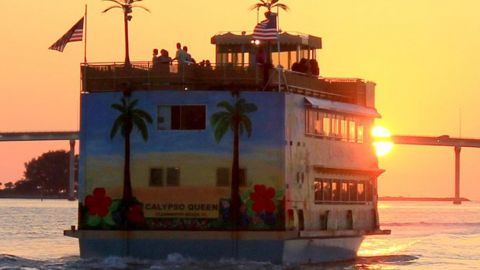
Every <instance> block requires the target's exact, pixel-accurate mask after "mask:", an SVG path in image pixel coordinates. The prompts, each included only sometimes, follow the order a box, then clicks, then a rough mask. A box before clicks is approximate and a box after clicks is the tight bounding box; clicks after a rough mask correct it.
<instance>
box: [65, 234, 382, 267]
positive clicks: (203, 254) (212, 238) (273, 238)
mask: <svg viewBox="0 0 480 270" xmlns="http://www.w3.org/2000/svg"><path fill="white" fill-rule="evenodd" d="M372 233H374V232H369V233H367V232H360V231H356V232H355V231H349V232H348V233H347V232H346V231H345V232H344V233H340V231H338V232H336V233H335V235H333V234H331V235H327V234H321V233H316V234H314V233H312V232H310V233H309V234H304V233H299V232H298V231H268V232H266V231H94V230H69V231H65V235H67V236H71V237H76V238H78V239H79V242H80V255H81V257H83V258H92V257H107V256H120V257H135V258H143V259H156V260H158V259H165V258H167V256H168V255H169V254H173V253H179V254H182V255H183V256H185V257H190V258H194V259H198V260H213V261H218V260H220V259H223V258H235V259H246V260H254V261H270V262H273V263H309V262H311V263H318V262H327V261H340V260H348V259H353V258H355V256H356V252H357V250H358V248H359V246H360V244H361V242H362V240H363V238H364V235H367V234H372ZM375 233H376V234H388V233H389V231H377V232H375Z"/></svg>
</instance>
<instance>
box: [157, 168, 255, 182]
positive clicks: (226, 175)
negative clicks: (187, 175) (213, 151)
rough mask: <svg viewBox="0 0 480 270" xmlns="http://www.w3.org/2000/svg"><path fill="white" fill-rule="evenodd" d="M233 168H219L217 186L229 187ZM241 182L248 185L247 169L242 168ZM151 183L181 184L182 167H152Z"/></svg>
mask: <svg viewBox="0 0 480 270" xmlns="http://www.w3.org/2000/svg"><path fill="white" fill-rule="evenodd" d="M231 175H232V170H231V169H230V168H217V171H216V186H217V187H229V186H230V182H231V179H232V177H231ZM239 184H240V186H241V187H243V186H246V185H247V170H246V169H244V168H240V179H239ZM149 185H150V186H153V187H163V186H180V168H178V167H166V168H151V169H150V180H149Z"/></svg>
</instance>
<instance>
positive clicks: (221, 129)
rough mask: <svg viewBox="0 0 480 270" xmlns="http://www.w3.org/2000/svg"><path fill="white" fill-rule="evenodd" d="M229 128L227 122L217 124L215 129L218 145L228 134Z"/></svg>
mask: <svg viewBox="0 0 480 270" xmlns="http://www.w3.org/2000/svg"><path fill="white" fill-rule="evenodd" d="M229 127H230V123H229V122H226V121H222V122H220V123H218V124H217V126H216V128H215V141H216V142H217V143H219V142H220V141H221V140H222V138H223V136H224V135H225V133H227V130H228V128H229Z"/></svg>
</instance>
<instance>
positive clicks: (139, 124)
mask: <svg viewBox="0 0 480 270" xmlns="http://www.w3.org/2000/svg"><path fill="white" fill-rule="evenodd" d="M132 120H133V123H134V126H135V127H136V128H137V129H138V130H139V131H140V134H141V135H142V138H143V140H144V141H147V140H148V128H147V125H146V124H145V121H144V120H143V118H140V117H133V118H132Z"/></svg>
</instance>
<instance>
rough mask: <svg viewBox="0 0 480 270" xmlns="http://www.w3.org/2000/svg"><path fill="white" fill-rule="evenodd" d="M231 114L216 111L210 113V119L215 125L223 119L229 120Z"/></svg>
mask: <svg viewBox="0 0 480 270" xmlns="http://www.w3.org/2000/svg"><path fill="white" fill-rule="evenodd" d="M230 118H231V114H230V113H228V112H216V113H214V114H213V115H212V117H211V118H210V120H211V121H212V125H213V126H214V127H215V126H217V125H218V123H220V122H223V121H230Z"/></svg>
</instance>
